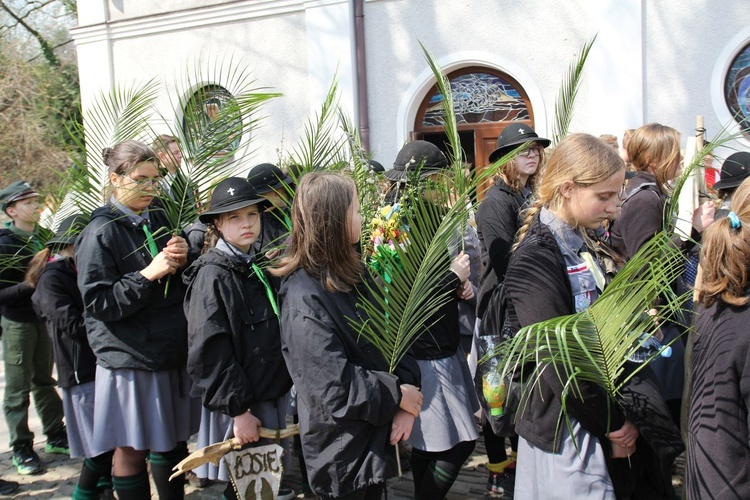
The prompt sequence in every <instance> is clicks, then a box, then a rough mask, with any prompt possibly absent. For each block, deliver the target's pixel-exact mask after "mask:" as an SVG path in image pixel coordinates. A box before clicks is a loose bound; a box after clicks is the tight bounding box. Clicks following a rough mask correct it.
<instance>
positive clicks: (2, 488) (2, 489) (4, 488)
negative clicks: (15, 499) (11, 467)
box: [0, 479, 18, 495]
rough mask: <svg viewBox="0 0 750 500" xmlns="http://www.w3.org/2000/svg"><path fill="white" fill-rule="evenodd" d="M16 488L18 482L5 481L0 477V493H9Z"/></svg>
mask: <svg viewBox="0 0 750 500" xmlns="http://www.w3.org/2000/svg"><path fill="white" fill-rule="evenodd" d="M17 489H18V483H17V482H15V481H5V480H3V479H0V495H10V494H11V493H13V492H14V491H16V490H17Z"/></svg>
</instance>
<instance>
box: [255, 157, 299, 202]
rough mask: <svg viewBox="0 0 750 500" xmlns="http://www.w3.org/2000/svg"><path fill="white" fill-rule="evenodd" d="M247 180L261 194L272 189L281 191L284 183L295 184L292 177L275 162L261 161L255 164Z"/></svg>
mask: <svg viewBox="0 0 750 500" xmlns="http://www.w3.org/2000/svg"><path fill="white" fill-rule="evenodd" d="M247 182H249V183H250V185H251V186H252V187H253V188H255V191H256V192H257V193H258V194H261V195H262V194H266V193H269V192H271V191H274V192H276V191H279V190H280V189H281V188H282V185H283V184H287V185H289V184H294V181H293V180H292V178H291V177H289V176H288V175H285V174H284V172H282V171H281V169H280V168H279V167H277V166H276V165H274V164H273V163H261V164H260V165H256V166H254V167H253V168H252V169H250V173H249V174H247Z"/></svg>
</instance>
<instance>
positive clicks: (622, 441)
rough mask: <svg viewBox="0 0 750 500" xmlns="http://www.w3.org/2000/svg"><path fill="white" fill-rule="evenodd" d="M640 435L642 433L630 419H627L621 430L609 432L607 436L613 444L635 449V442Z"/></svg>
mask: <svg viewBox="0 0 750 500" xmlns="http://www.w3.org/2000/svg"><path fill="white" fill-rule="evenodd" d="M638 436H640V433H639V432H638V429H637V428H636V427H635V425H633V422H631V421H630V420H626V421H625V423H624V424H623V426H622V427H621V428H620V429H619V430H616V431H614V432H610V433H609V434H607V437H608V438H609V440H610V441H611V442H612V443H613V444H616V445H619V446H622V447H625V448H630V449H631V450H635V442H636V440H637V439H638ZM631 454H632V451H631Z"/></svg>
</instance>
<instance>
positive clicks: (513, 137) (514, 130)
mask: <svg viewBox="0 0 750 500" xmlns="http://www.w3.org/2000/svg"><path fill="white" fill-rule="evenodd" d="M527 142H532V143H537V144H539V145H540V146H542V147H543V148H546V147H547V146H549V145H550V144H551V143H552V141H550V140H549V139H545V138H543V137H539V136H538V135H537V134H536V132H534V129H533V128H531V127H529V126H528V125H524V124H518V125H515V124H512V125H508V126H507V127H505V128H504V129H503V131H502V132H500V135H499V136H498V138H497V149H495V150H494V151H493V152H492V153H490V162H491V163H494V162H496V161H497V160H499V159H500V158H502V157H503V156H505V155H507V154H508V153H510V152H511V151H513V150H514V149H516V148H517V147H518V146H520V145H521V144H526V143H527Z"/></svg>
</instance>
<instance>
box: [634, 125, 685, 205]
mask: <svg viewBox="0 0 750 500" xmlns="http://www.w3.org/2000/svg"><path fill="white" fill-rule="evenodd" d="M627 152H628V158H629V159H630V163H631V165H632V166H633V168H634V169H635V170H638V171H641V172H646V171H651V172H653V174H654V177H656V184H657V186H658V187H659V190H660V191H661V192H662V193H666V192H667V191H668V186H667V181H668V180H669V179H668V178H667V174H668V172H669V170H670V169H671V168H672V167H673V166H674V165H675V163H679V161H680V157H681V153H680V133H679V132H677V131H676V130H675V129H673V128H672V127H667V126H666V125H661V124H659V123H649V124H648V125H644V126H642V127H640V128H638V129H636V130H635V132H633V135H632V136H631V137H630V139H629V140H628V146H627Z"/></svg>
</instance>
